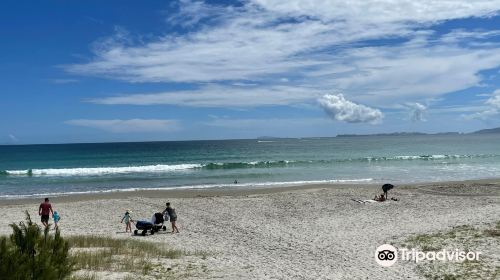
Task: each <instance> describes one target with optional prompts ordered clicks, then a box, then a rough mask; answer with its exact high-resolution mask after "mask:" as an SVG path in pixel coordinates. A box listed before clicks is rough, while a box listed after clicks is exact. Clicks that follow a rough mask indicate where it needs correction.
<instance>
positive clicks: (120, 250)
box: [67, 235, 183, 279]
mask: <svg viewBox="0 0 500 280" xmlns="http://www.w3.org/2000/svg"><path fill="white" fill-rule="evenodd" d="M67 239H68V242H69V244H70V245H71V248H72V249H71V256H72V259H73V261H74V263H75V269H77V270H90V271H114V272H130V273H133V274H139V275H138V276H140V275H151V274H159V273H161V274H164V273H167V274H166V275H165V274H164V275H162V276H164V277H165V276H168V275H171V274H173V272H171V270H169V269H165V268H164V267H163V265H162V264H161V260H164V259H175V258H179V257H181V256H182V255H183V253H182V252H181V251H179V250H172V249H169V248H167V247H166V245H165V244H163V243H152V242H145V241H139V240H134V239H115V238H110V237H100V236H83V235H82V236H70V237H68V238H67ZM130 277H131V278H133V277H134V276H132V275H130ZM135 277H137V276H135ZM77 279H97V278H77Z"/></svg>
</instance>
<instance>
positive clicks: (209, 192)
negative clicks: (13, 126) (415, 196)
mask: <svg viewBox="0 0 500 280" xmlns="http://www.w3.org/2000/svg"><path fill="white" fill-rule="evenodd" d="M463 184H500V178H492V179H475V180H461V181H437V182H423V183H408V184H400V185H396V187H397V188H398V189H415V188H421V187H429V186H436V185H463ZM353 187H355V188H357V187H359V188H363V189H366V190H370V191H375V190H380V187H381V184H379V183H362V184H352V183H351V184H346V183H331V184H328V183H321V184H301V185H292V186H270V187H245V188H243V187H213V188H189V189H188V188H186V189H182V188H172V189H168V188H165V189H155V190H140V189H137V190H131V191H120V190H117V191H109V192H93V193H81V194H61V195H54V196H48V197H49V198H50V199H51V202H56V203H66V202H78V201H93V200H100V199H127V198H136V197H143V198H159V197H163V198H165V197H168V198H200V197H220V196H229V197H236V196H248V195H258V194H274V193H283V192H294V191H301V190H317V189H345V188H353ZM432 193H433V194H436V195H439V193H436V192H432ZM446 195H449V194H448V193H446ZM456 195H460V194H459V193H458V194H456ZM42 198H43V197H42V196H36V197H21V198H1V199H0V206H9V205H22V204H30V203H37V202H39V201H40V200H41V199H42Z"/></svg>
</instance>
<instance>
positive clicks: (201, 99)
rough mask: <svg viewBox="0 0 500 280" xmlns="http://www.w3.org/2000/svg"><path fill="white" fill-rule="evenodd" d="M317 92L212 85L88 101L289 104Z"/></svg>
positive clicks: (254, 105) (244, 105) (221, 104)
mask: <svg viewBox="0 0 500 280" xmlns="http://www.w3.org/2000/svg"><path fill="white" fill-rule="evenodd" d="M317 95H318V94H317V93H316V94H315V93H314V89H308V88H300V87H297V88H296V87H285V86H272V87H269V88H263V87H256V86H251V85H247V86H243V87H242V86H218V85H209V86H204V87H202V88H200V89H197V90H185V91H177V92H163V93H146V94H130V95H121V96H113V97H105V98H96V99H90V100H88V102H91V103H96V104H107V105H125V104H128V105H158V104H163V105H183V106H191V107H228V108H231V107H257V106H270V105H290V104H295V103H300V102H304V101H305V100H308V99H311V98H312V97H314V96H317Z"/></svg>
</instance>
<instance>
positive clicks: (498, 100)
mask: <svg viewBox="0 0 500 280" xmlns="http://www.w3.org/2000/svg"><path fill="white" fill-rule="evenodd" d="M486 104H488V105H491V106H492V107H493V108H495V109H497V110H500V89H497V90H495V91H494V92H493V94H492V95H491V97H490V98H489V99H488V100H487V101H486Z"/></svg>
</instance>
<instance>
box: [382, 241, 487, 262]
mask: <svg viewBox="0 0 500 280" xmlns="http://www.w3.org/2000/svg"><path fill="white" fill-rule="evenodd" d="M398 255H399V256H400V257H399V258H398ZM479 255H481V252H471V251H469V252H466V251H461V250H458V249H455V250H446V249H443V250H440V251H426V252H423V251H420V250H417V249H415V248H413V249H408V248H399V249H396V247H394V246H392V245H390V244H383V245H380V246H378V248H377V249H376V250H375V261H376V262H377V263H378V264H379V265H381V266H385V267H389V266H392V265H394V264H395V263H396V261H397V260H398V259H400V260H401V261H412V262H415V263H418V262H421V261H425V260H429V261H442V262H445V261H450V262H462V261H465V260H467V261H479Z"/></svg>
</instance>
